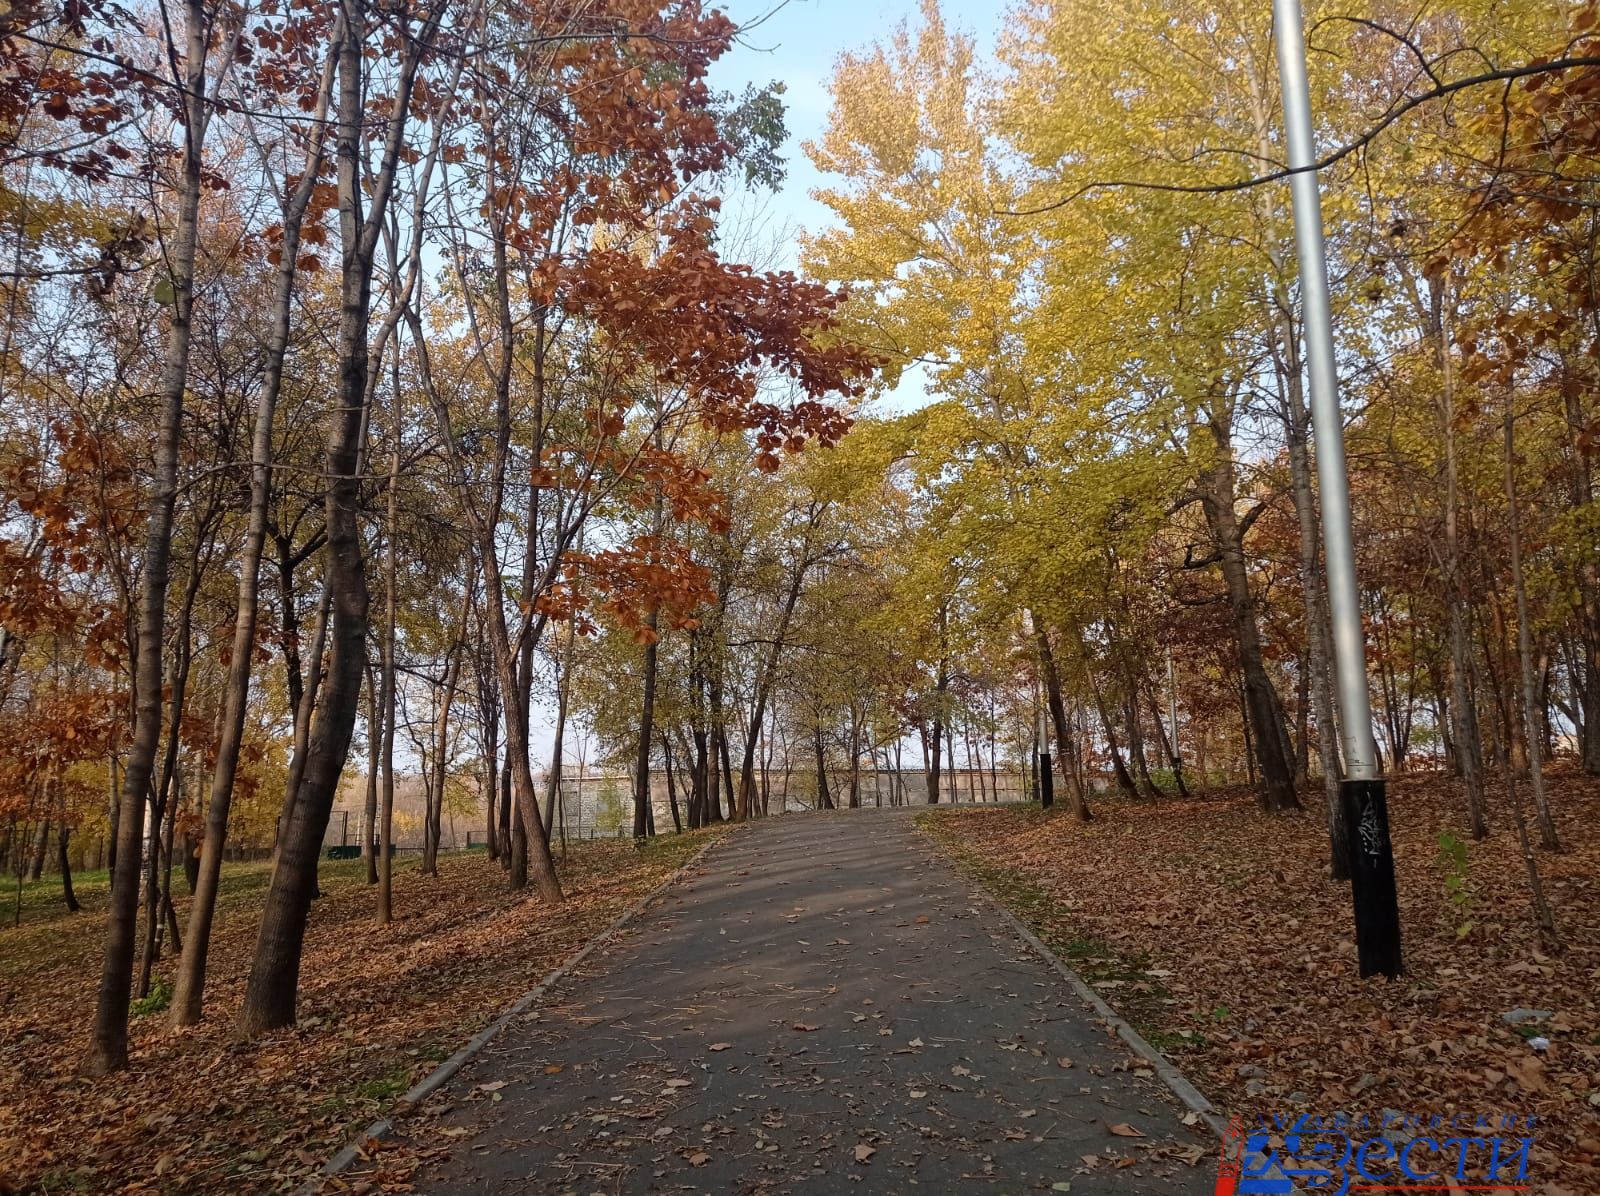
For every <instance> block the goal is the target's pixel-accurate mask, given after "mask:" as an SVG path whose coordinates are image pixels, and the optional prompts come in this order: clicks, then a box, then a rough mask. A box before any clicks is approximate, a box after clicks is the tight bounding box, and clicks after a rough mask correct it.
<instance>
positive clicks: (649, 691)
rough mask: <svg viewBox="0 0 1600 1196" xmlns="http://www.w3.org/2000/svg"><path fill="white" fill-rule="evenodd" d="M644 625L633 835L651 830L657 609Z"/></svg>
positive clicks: (642, 836)
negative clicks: (646, 631)
mask: <svg viewBox="0 0 1600 1196" xmlns="http://www.w3.org/2000/svg"><path fill="white" fill-rule="evenodd" d="M645 626H646V627H648V628H649V629H650V640H649V642H648V643H646V644H645V646H644V700H643V702H642V704H641V708H640V711H639V743H638V749H637V751H636V752H635V754H634V764H633V837H634V838H635V839H643V838H645V836H647V835H648V834H650V807H651V800H650V738H651V736H653V735H654V734H655V717H656V657H657V650H658V648H659V647H660V643H659V641H658V640H657V638H656V612H655V611H651V612H650V615H649V617H648V618H647V619H645Z"/></svg>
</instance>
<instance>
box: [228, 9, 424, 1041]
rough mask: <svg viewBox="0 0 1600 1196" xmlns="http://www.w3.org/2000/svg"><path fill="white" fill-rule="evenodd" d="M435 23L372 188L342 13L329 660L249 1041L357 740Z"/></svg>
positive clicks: (348, 23)
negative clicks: (363, 476) (395, 217)
mask: <svg viewBox="0 0 1600 1196" xmlns="http://www.w3.org/2000/svg"><path fill="white" fill-rule="evenodd" d="M437 19H438V18H437V14H435V15H434V16H433V17H431V18H430V19H429V22H428V24H427V26H426V27H425V28H424V29H423V30H422V31H420V33H419V34H418V35H417V37H416V38H415V39H407V40H406V48H405V50H404V57H403V60H402V62H401V64H400V67H399V70H398V77H397V78H396V80H395V82H394V85H393V90H394V95H393V99H392V101H391V104H392V107H391V110H390V114H389V119H388V125H387V129H386V137H385V142H384V146H383V152H382V155H381V162H380V165H379V168H378V171H377V173H376V175H375V176H374V177H373V178H372V179H371V180H370V186H368V185H367V184H368V180H363V178H362V170H361V162H362V157H363V152H362V137H361V132H362V126H363V123H364V121H365V120H366V118H367V112H366V105H365V102H364V100H365V97H364V94H363V93H364V87H363V84H364V82H365V79H364V70H363V63H364V57H363V56H364V48H365V41H366V36H365V35H366V14H365V12H364V10H363V9H362V7H361V6H360V4H358V3H354V2H353V0H352V2H351V3H348V4H346V6H345V17H344V28H343V29H342V31H341V32H342V37H341V39H340V41H339V68H338V69H339V115H338V133H337V149H338V192H339V231H340V243H341V246H342V250H343V273H342V282H341V294H340V318H339V338H338V362H339V379H338V387H337V393H336V396H335V400H336V406H335V409H334V411H333V412H332V418H330V420H329V426H328V442H327V458H326V474H327V479H328V481H327V501H326V509H325V516H324V517H325V526H326V529H327V564H326V573H327V581H326V586H327V593H328V596H329V600H330V603H331V610H332V617H331V624H332V626H331V635H330V639H331V641H332V652H331V660H330V662H329V666H328V675H327V680H326V681H325V682H324V683H323V686H324V692H323V693H322V695H321V697H320V700H319V701H318V703H317V713H316V720H315V724H314V725H313V727H312V730H311V737H310V743H309V745H308V750H307V755H306V767H305V772H304V774H303V778H302V780H301V785H300V792H299V794H298V796H297V797H296V800H295V803H294V809H293V812H292V813H291V814H290V815H289V820H288V825H287V826H286V827H285V828H284V832H283V836H282V838H281V840H280V848H279V853H278V860H277V864H276V865H275V867H274V868H273V872H272V881H271V884H270V885H269V886H268V889H267V897H266V904H265V909H264V911H263V913H262V918H261V928H260V932H259V934H258V935H257V938H256V950H255V957H254V960H253V961H252V964H251V968H250V978H249V981H248V983H247V985H246V988H245V998H244V1008H243V1011H242V1013H241V1015H240V1023H239V1024H240V1029H241V1031H242V1032H243V1033H244V1034H246V1035H254V1034H258V1033H262V1032H264V1031H268V1030H274V1029H278V1028H281V1027H283V1026H289V1025H293V1024H294V1020H295V1005H296V1001H297V997H298V993H299V983H300V954H301V947H302V945H303V943H304V939H305V928H306V918H307V915H308V914H309V912H310V906H311V898H312V894H313V892H314V889H315V886H316V870H317V859H318V856H319V855H320V853H321V845H322V835H323V832H324V831H325V830H326V829H327V824H328V814H329V811H330V810H331V809H332V806H333V800H334V797H335V795H336V792H337V789H338V784H339V775H340V773H341V771H342V770H343V768H344V763H345V759H346V757H347V755H348V754H349V749H350V740H351V736H352V734H353V732H354V729H355V720H356V713H357V708H358V705H359V701H360V696H361V674H362V672H363V669H364V666H365V663H366V643H367V621H368V607H369V601H370V600H369V595H368V592H367V576H366V567H365V563H364V561H363V560H362V544H361V527H360V519H359V510H360V504H361V487H360V477H359V474H358V459H359V456H360V448H361V440H362V434H363V431H364V428H365V424H366V408H367V379H368V366H369V363H368V341H367V324H368V317H369V314H370V308H371V296H372V264H373V257H374V253H375V251H376V249H377V244H378V236H379V233H380V231H381V227H382V224H383V219H384V214H385V212H386V210H387V207H388V203H389V198H390V195H391V194H392V189H393V185H394V177H395V164H396V161H397V160H398V157H399V153H400V148H401V143H402V141H403V134H404V131H405V127H406V122H407V115H408V109H409V107H410V102H411V90H412V83H413V81H414V80H415V78H416V70H417V64H418V61H419V57H420V55H421V53H422V52H423V50H424V49H425V47H426V46H427V44H428V42H429V41H430V40H431V38H432V33H433V30H434V28H435V26H436V22H437ZM366 196H370V201H371V210H370V212H368V213H366V215H365V216H363V214H362V210H361V206H362V200H363V197H366Z"/></svg>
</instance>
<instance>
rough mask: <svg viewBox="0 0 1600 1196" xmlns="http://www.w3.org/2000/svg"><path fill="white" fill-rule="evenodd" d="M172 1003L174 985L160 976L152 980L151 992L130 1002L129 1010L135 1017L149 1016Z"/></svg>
mask: <svg viewBox="0 0 1600 1196" xmlns="http://www.w3.org/2000/svg"><path fill="white" fill-rule="evenodd" d="M170 1004H172V985H170V984H168V983H167V982H166V981H165V980H163V979H162V978H161V977H160V976H157V977H155V978H154V979H153V980H151V981H150V992H149V993H148V994H147V995H145V996H142V997H140V998H139V999H138V1000H136V1001H131V1002H129V1004H128V1012H129V1013H131V1014H132V1015H133V1016H134V1017H147V1016H149V1015H150V1014H152V1013H160V1012H161V1011H162V1010H163V1009H165V1008H166V1007H167V1006H168V1005H170Z"/></svg>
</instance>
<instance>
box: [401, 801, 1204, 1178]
mask: <svg viewBox="0 0 1600 1196" xmlns="http://www.w3.org/2000/svg"><path fill="white" fill-rule="evenodd" d="M911 813H912V811H905V810H893V811H891V810H882V811H879V810H863V811H849V812H843V811H841V812H838V813H831V814H815V815H788V816H785V817H782V818H774V819H772V820H770V821H766V822H762V823H758V824H755V825H753V826H750V827H747V828H744V829H743V830H741V831H738V832H736V833H735V834H734V835H733V837H732V838H730V839H729V840H728V841H727V842H725V843H722V844H720V845H719V846H717V847H716V848H714V849H713V850H712V852H711V854H710V855H709V856H708V857H706V859H705V861H704V862H703V864H702V865H701V868H700V869H699V870H698V871H697V872H696V873H695V874H693V875H692V876H691V877H690V878H689V879H687V880H686V881H685V882H683V883H682V884H680V885H678V886H677V887H676V888H674V889H672V890H670V891H669V892H668V894H667V895H666V897H665V898H664V899H663V900H661V901H659V902H658V903H657V904H656V905H655V906H654V907H653V908H652V909H651V910H649V911H648V912H647V913H645V914H644V915H643V916H642V917H641V918H639V919H638V920H637V921H636V922H634V923H633V925H632V927H631V928H630V929H629V930H628V931H627V932H625V933H624V934H622V935H620V936H619V937H618V938H617V939H616V941H615V942H613V943H612V944H611V945H610V946H609V947H608V948H607V949H606V950H604V951H602V952H599V953H597V954H596V955H595V956H593V957H592V958H591V959H590V960H589V961H587V963H586V965H585V966H584V967H582V968H580V969H579V970H578V971H577V972H576V973H575V974H574V975H572V976H569V977H568V978H567V979H566V980H565V981H563V982H562V984H561V986H560V988H559V990H558V991H557V993H556V994H555V996H554V998H553V1000H552V1002H551V1003H550V1004H548V1005H546V1006H545V1007H544V1008H542V1009H540V1010H539V1011H538V1012H537V1013H530V1014H529V1015H528V1016H527V1017H526V1018H524V1019H522V1020H521V1021H520V1022H519V1023H517V1024H516V1025H513V1026H510V1027H507V1029H506V1031H505V1032H504V1033H503V1034H502V1035H501V1036H500V1037H499V1038H497V1039H496V1040H495V1041H494V1043H493V1044H491V1046H490V1047H489V1048H488V1049H487V1050H486V1051H485V1052H484V1053H483V1054H482V1055H480V1056H479V1057H478V1058H477V1059H476V1060H475V1061H474V1062H473V1063H472V1064H470V1065H468V1066H467V1067H466V1068H464V1069H463V1070H462V1071H461V1073H460V1074H459V1075H458V1076H456V1077H455V1079H454V1080H453V1081H452V1082H451V1084H450V1085H449V1086H448V1088H447V1089H445V1090H444V1092H443V1093H441V1094H440V1095H439V1096H436V1097H435V1098H434V1099H433V1101H432V1102H431V1104H432V1106H433V1108H432V1110H430V1109H428V1108H427V1107H425V1108H424V1109H423V1110H422V1112H423V1113H424V1114H427V1113H429V1112H430V1111H431V1112H433V1113H435V1114H437V1116H433V1117H425V1118H424V1119H422V1120H420V1121H417V1122H413V1123H408V1124H406V1125H405V1126H403V1132H406V1133H410V1134H414V1135H415V1136H416V1138H417V1140H418V1141H419V1142H421V1143H425V1144H427V1145H430V1146H431V1145H436V1144H437V1143H438V1142H439V1141H441V1137H436V1136H435V1135H441V1136H442V1140H443V1141H447V1142H449V1143H450V1145H451V1156H450V1158H449V1159H448V1161H446V1162H444V1163H442V1164H439V1165H438V1166H436V1167H435V1168H434V1169H433V1170H432V1171H431V1172H425V1173H424V1174H422V1175H421V1176H419V1177H418V1188H419V1190H422V1191H426V1192H439V1193H446V1192H494V1193H497V1194H499V1193H522V1192H552V1193H565V1192H572V1193H581V1194H584V1196H588V1194H590V1193H597V1192H629V1193H632V1192H691V1191H697V1192H717V1193H758V1192H760V1193H765V1192H773V1193H778V1192H794V1193H817V1194H821V1193H834V1192H850V1191H855V1192H902V1191H911V1190H913V1189H915V1190H922V1191H934V1192H941V1193H943V1192H989V1193H1006V1192H1025V1191H1071V1192H1078V1193H1096V1194H1098V1193H1118V1194H1122V1193H1201V1192H1206V1193H1209V1192H1211V1191H1212V1189H1213V1185H1214V1183H1215V1180H1214V1176H1215V1174H1216V1164H1215V1159H1216V1145H1215V1141H1214V1139H1211V1138H1209V1137H1208V1136H1207V1135H1206V1133H1205V1130H1204V1127H1203V1126H1197V1127H1194V1128H1190V1127H1188V1126H1186V1125H1184V1124H1183V1122H1182V1120H1181V1118H1182V1115H1183V1110H1182V1108H1181V1107H1180V1106H1179V1104H1178V1102H1177V1101H1176V1100H1175V1099H1174V1098H1173V1097H1172V1096H1171V1094H1170V1093H1169V1092H1168V1091H1167V1089H1166V1088H1165V1087H1164V1086H1162V1085H1161V1084H1160V1082H1159V1081H1158V1080H1156V1079H1154V1078H1153V1077H1151V1076H1149V1074H1148V1072H1147V1071H1146V1070H1145V1068H1144V1065H1143V1063H1142V1061H1140V1060H1138V1059H1137V1058H1135V1057H1134V1056H1132V1055H1131V1054H1130V1053H1129V1052H1128V1050H1127V1049H1126V1047H1125V1046H1123V1045H1122V1044H1121V1042H1120V1041H1119V1040H1117V1039H1116V1038H1114V1037H1113V1036H1112V1035H1110V1034H1109V1033H1108V1032H1107V1030H1106V1028H1105V1027H1104V1026H1102V1025H1101V1024H1100V1023H1099V1022H1097V1021H1096V1019H1095V1018H1094V1016H1093V1013H1092V1012H1091V1011H1090V1010H1089V1009H1088V1008H1087V1007H1086V1006H1085V1005H1084V1004H1083V1002H1082V1001H1081V1000H1080V999H1079V998H1078V997H1077V996H1076V995H1075V994H1074V993H1073V992H1072V991H1071V989H1070V988H1069V987H1068V986H1067V985H1066V983H1065V982H1064V981H1063V980H1062V978H1061V977H1060V976H1059V975H1058V974H1057V973H1056V972H1055V971H1054V970H1053V969H1052V968H1050V967H1049V966H1048V965H1046V964H1045V963H1044V962H1042V961H1041V960H1039V959H1038V958H1037V957H1036V956H1035V955H1034V954H1033V953H1032V952H1031V951H1029V950H1028V948H1027V947H1026V946H1025V945H1024V944H1023V943H1022V942H1021V941H1020V940H1018V938H1017V937H1016V935H1015V934H1014V933H1013V932H1012V931H1011V930H1010V929H1009V927H1007V926H1006V925H1005V923H1004V922H1003V921H1002V920H1001V919H1000V918H999V917H998V916H996V914H995V913H994V912H993V910H992V909H991V907H990V906H989V905H988V904H987V902H986V901H985V900H984V899H981V898H977V897H974V895H973V893H972V891H971V890H970V889H969V887H968V885H967V883H966V881H965V880H964V879H963V878H962V877H960V876H959V875H958V874H957V873H956V872H955V871H954V870H953V869H952V868H951V866H950V865H949V864H948V863H946V862H945V861H944V860H943V859H942V858H941V857H939V856H938V855H937V853H936V851H935V850H934V849H933V848H932V846H931V845H930V844H928V843H927V841H926V840H925V839H924V838H923V837H922V836H921V835H920V834H919V833H918V832H917V831H916V829H915V827H914V826H913V825H912V822H911V817H910V815H911ZM1136 1069H1137V1070H1136ZM1113 1126H1115V1127H1117V1129H1116V1130H1113V1128H1112V1127H1113ZM1135 1134H1137V1135H1138V1136H1134V1135H1135ZM1192 1160H1197V1161H1198V1165H1193V1163H1192V1162H1191V1161H1192ZM1063 1185H1070V1186H1065V1187H1064V1186H1063Z"/></svg>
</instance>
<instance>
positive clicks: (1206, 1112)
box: [912, 822, 1304, 1193]
mask: <svg viewBox="0 0 1600 1196" xmlns="http://www.w3.org/2000/svg"><path fill="white" fill-rule="evenodd" d="M912 825H913V826H915V827H916V830H917V833H918V834H919V835H921V836H922V838H923V841H924V842H925V843H926V844H927V845H928V846H929V847H930V848H932V849H933V850H934V851H935V852H936V853H938V854H939V855H940V856H941V857H942V858H943V859H944V860H945V861H946V862H947V863H948V864H950V865H951V867H952V868H953V869H954V870H955V871H956V872H957V873H958V874H959V875H960V876H961V877H963V878H964V879H965V880H966V882H967V887H968V888H969V889H970V890H971V891H972V892H974V893H977V894H978V895H979V896H981V897H982V898H983V899H984V900H985V901H987V902H988V903H989V904H990V905H991V906H993V907H994V909H995V910H996V911H997V912H998V913H999V915H1000V917H1001V918H1002V919H1004V921H1005V922H1006V924H1007V925H1008V926H1010V927H1011V929H1012V930H1013V931H1015V932H1016V935H1017V937H1018V938H1020V939H1021V940H1022V941H1023V942H1024V943H1026V944H1027V945H1028V948H1029V949H1030V950H1031V951H1033V952H1034V954H1036V955H1038V956H1039V958H1040V959H1042V960H1044V962H1045V963H1046V964H1048V965H1049V966H1050V967H1051V968H1053V969H1054V970H1055V971H1056V972H1057V973H1058V974H1059V975H1060V976H1061V978H1062V979H1063V980H1065V981H1066V982H1067V986H1068V987H1069V988H1071V989H1072V991H1073V992H1075V993H1077V995H1078V996H1079V997H1080V998H1082V1000H1083V1001H1084V1003H1085V1004H1087V1005H1088V1006H1089V1007H1090V1008H1091V1009H1093V1010H1094V1012H1095V1016H1097V1017H1098V1018H1100V1019H1101V1020H1102V1021H1103V1022H1105V1023H1106V1025H1108V1026H1110V1027H1111V1029H1112V1030H1114V1031H1116V1034H1117V1037H1119V1038H1121V1039H1122V1041H1123V1042H1124V1043H1126V1044H1127V1046H1128V1049H1129V1050H1131V1051H1133V1053H1134V1054H1136V1055H1138V1056H1139V1057H1140V1058H1141V1059H1143V1060H1144V1061H1145V1062H1146V1063H1148V1064H1150V1069H1151V1070H1152V1071H1154V1072H1155V1073H1156V1076H1157V1077H1158V1078H1159V1079H1160V1080H1161V1082H1162V1083H1163V1084H1165V1085H1166V1086H1167V1087H1168V1088H1169V1089H1170V1090H1171V1091H1172V1094H1173V1095H1174V1096H1176V1097H1177V1098H1178V1099H1179V1100H1180V1101H1182V1102H1183V1104H1184V1105H1185V1107H1187V1108H1188V1109H1189V1110H1191V1111H1192V1112H1194V1113H1195V1114H1197V1115H1198V1116H1199V1118H1200V1120H1201V1121H1203V1122H1205V1124H1206V1128H1208V1129H1209V1130H1210V1131H1211V1132H1212V1134H1213V1135H1215V1136H1216V1137H1217V1138H1226V1137H1227V1134H1228V1123H1227V1122H1226V1121H1224V1120H1223V1118H1222V1116H1221V1115H1220V1114H1219V1113H1218V1112H1217V1108H1216V1106H1215V1105H1213V1104H1212V1103H1211V1102H1210V1101H1209V1100H1207V1099H1206V1096H1205V1094H1204V1093H1203V1092H1201V1091H1200V1089H1198V1088H1196V1087H1195V1085H1194V1082H1193V1081H1192V1080H1190V1079H1189V1077H1188V1076H1186V1075H1184V1074H1183V1073H1182V1072H1181V1071H1179V1070H1178V1069H1177V1067H1175V1066H1174V1065H1173V1063H1172V1061H1171V1060H1170V1059H1168V1058H1167V1057H1166V1056H1165V1055H1163V1054H1162V1053H1161V1052H1160V1051H1158V1050H1156V1048H1155V1047H1154V1046H1152V1045H1151V1044H1150V1041H1149V1040H1148V1039H1147V1038H1145V1036H1144V1035H1143V1034H1140V1033H1139V1031H1137V1030H1135V1029H1134V1028H1133V1027H1132V1026H1131V1025H1129V1024H1128V1021H1127V1019H1126V1018H1124V1017H1123V1016H1122V1015H1121V1014H1119V1013H1118V1012H1117V1011H1116V1010H1115V1009H1113V1008H1111V1006H1110V1005H1108V1004H1107V1003H1106V999H1105V998H1104V997H1102V996H1101V995H1100V994H1099V993H1097V992H1095V990H1094V989H1093V988H1091V987H1090V986H1089V983H1088V982H1087V981H1086V980H1084V978H1083V977H1082V976H1080V975H1078V973H1077V972H1075V971H1074V970H1073V969H1072V968H1071V967H1070V966H1069V965H1068V964H1067V963H1066V961H1065V960H1063V959H1062V958H1061V957H1060V956H1059V955H1057V954H1056V953H1055V952H1054V951H1052V950H1051V949H1050V948H1049V947H1048V946H1047V945H1046V944H1045V942H1044V940H1043V939H1041V938H1040V937H1039V936H1038V935H1037V934H1035V933H1034V932H1033V931H1032V930H1030V929H1029V928H1028V925H1027V923H1025V922H1024V921H1023V920H1022V919H1021V918H1019V917H1017V915H1016V914H1014V913H1012V912H1011V911H1010V910H1009V909H1007V908H1006V905H1005V903H1004V902H1003V901H1001V900H1000V898H998V897H997V896H995V895H994V894H993V893H992V892H990V891H989V888H988V886H986V885H984V884H983V883H982V882H981V881H979V880H978V878H977V877H975V876H973V875H972V874H971V873H970V872H968V871H967V870H966V869H965V868H963V867H961V865H960V861H958V860H957V859H956V858H955V857H954V856H952V855H951V854H950V853H949V852H947V851H945V850H944V849H943V848H942V847H941V846H940V844H939V841H938V840H937V839H935V838H934V837H933V836H932V835H931V834H929V833H928V832H927V831H926V830H925V829H923V827H921V826H920V825H918V824H917V823H915V822H914V823H913V824H912ZM1245 1158H1246V1159H1248V1160H1252V1161H1256V1160H1259V1162H1258V1164H1257V1166H1258V1169H1259V1170H1260V1171H1261V1173H1262V1174H1263V1175H1266V1176H1270V1177H1271V1178H1273V1179H1279V1180H1285V1181H1287V1177H1286V1176H1285V1175H1284V1173H1283V1170H1282V1168H1281V1167H1280V1166H1279V1165H1278V1162H1277V1160H1276V1159H1275V1158H1269V1157H1266V1156H1263V1155H1260V1154H1257V1153H1255V1152H1252V1151H1250V1150H1248V1149H1247V1150H1246V1151H1245ZM1287 1182H1290V1190H1291V1191H1293V1192H1296V1193H1299V1192H1302V1191H1304V1189H1303V1188H1301V1187H1298V1186H1295V1185H1294V1184H1293V1183H1292V1181H1287Z"/></svg>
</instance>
